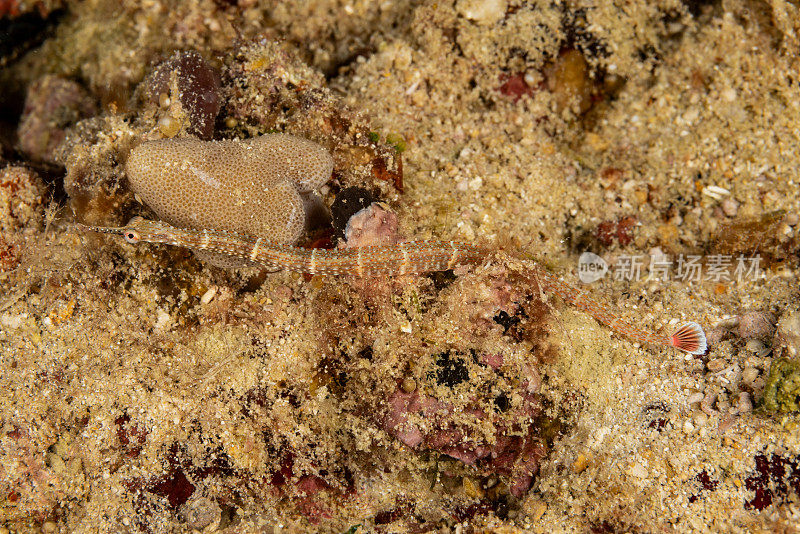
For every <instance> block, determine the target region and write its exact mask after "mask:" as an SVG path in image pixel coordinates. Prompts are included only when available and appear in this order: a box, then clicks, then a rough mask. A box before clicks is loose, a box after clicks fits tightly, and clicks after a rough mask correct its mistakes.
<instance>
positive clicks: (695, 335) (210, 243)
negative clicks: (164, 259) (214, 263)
mask: <svg viewBox="0 0 800 534" xmlns="http://www.w3.org/2000/svg"><path fill="white" fill-rule="evenodd" d="M79 226H80V227H81V228H83V229H85V230H91V231H95V232H102V233H107V234H118V235H122V236H123V237H124V238H125V240H126V241H128V242H129V243H139V242H146V243H160V244H166V245H173V246H178V247H187V248H191V249H193V250H195V251H205V252H210V253H214V254H219V255H223V256H227V257H230V258H233V259H237V260H243V261H245V262H249V263H250V264H254V265H261V266H263V267H266V268H268V269H271V270H284V269H285V270H289V271H294V272H299V273H307V274H319V275H333V276H336V275H351V276H357V277H387V276H398V275H411V274H420V273H425V272H432V271H444V270H448V269H452V268H453V267H455V266H458V265H476V264H479V263H481V262H482V261H484V259H485V258H486V257H488V256H489V255H490V254H491V250H490V249H489V248H486V247H481V246H477V245H474V244H472V243H465V242H460V241H436V240H419V241H406V242H402V243H396V244H392V245H375V246H366V247H358V248H350V249H338V250H326V249H316V248H314V249H305V248H301V247H296V246H292V245H290V244H281V243H276V242H273V241H270V240H268V239H264V238H263V237H252V236H248V235H243V234H239V233H235V232H229V231H214V230H207V229H204V230H196V229H191V228H178V227H175V226H171V225H168V224H166V223H163V222H160V221H150V220H146V219H143V218H141V217H134V218H133V219H131V221H130V222H129V223H128V224H127V225H125V226H122V227H101V226H85V225H79ZM533 268H534V269H535V273H533V274H534V276H535V278H536V279H537V280H538V281H539V283H540V284H541V287H542V289H543V290H544V291H546V292H552V293H555V294H556V295H558V296H559V297H561V298H562V299H563V300H564V301H565V302H567V303H569V304H571V305H572V306H574V307H575V308H577V309H578V310H580V311H583V312H586V313H588V314H589V315H591V316H592V317H594V318H595V319H597V320H598V321H599V322H601V323H603V324H605V325H606V326H608V327H609V328H611V329H612V330H613V331H615V332H617V333H619V334H621V335H623V336H625V337H627V338H629V339H631V340H633V341H637V342H640V343H649V344H653V345H657V346H668V347H674V348H676V349H678V350H682V351H684V352H687V353H689V354H695V355H699V354H703V353H705V352H706V348H707V345H706V337H705V334H704V332H703V329H702V328H701V327H700V325H699V324H697V323H695V322H687V323H684V324H682V325H681V326H680V327H679V328H678V329H677V330H676V331H675V332H674V333H673V334H672V335H670V336H663V335H658V334H655V333H652V332H648V331H646V330H643V329H641V328H638V327H636V326H633V325H631V324H630V323H627V322H625V321H623V320H621V319H620V318H619V317H618V316H617V315H616V314H615V313H613V311H612V310H611V309H610V308H609V307H607V306H605V305H603V304H601V303H600V302H598V301H597V300H595V299H593V298H591V297H590V296H589V295H587V293H586V291H584V290H580V289H578V288H576V287H574V286H572V285H570V284H568V283H566V282H564V281H563V280H561V279H560V278H558V277H557V276H556V275H554V274H552V273H550V272H549V271H547V270H546V269H544V268H543V267H541V266H539V265H535V266H534V267H533Z"/></svg>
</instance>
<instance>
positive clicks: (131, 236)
mask: <svg viewBox="0 0 800 534" xmlns="http://www.w3.org/2000/svg"><path fill="white" fill-rule="evenodd" d="M122 237H124V238H125V241H127V242H128V243H137V242H138V241H139V232H136V231H135V230H125V233H124V234H122Z"/></svg>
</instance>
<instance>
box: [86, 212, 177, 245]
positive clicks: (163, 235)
mask: <svg viewBox="0 0 800 534" xmlns="http://www.w3.org/2000/svg"><path fill="white" fill-rule="evenodd" d="M78 227H79V228H81V229H83V230H90V231H92V232H101V233H104V234H116V235H121V236H122V237H124V238H125V241H127V242H128V243H138V242H140V241H146V242H148V243H171V242H172V241H173V240H174V230H175V229H174V228H173V227H172V226H170V225H168V224H166V223H163V222H159V221H150V220H147V219H145V218H143V217H138V216H137V217H134V218H132V219H131V220H130V221H128V224H126V225H125V226H118V227H113V226H87V225H85V224H78Z"/></svg>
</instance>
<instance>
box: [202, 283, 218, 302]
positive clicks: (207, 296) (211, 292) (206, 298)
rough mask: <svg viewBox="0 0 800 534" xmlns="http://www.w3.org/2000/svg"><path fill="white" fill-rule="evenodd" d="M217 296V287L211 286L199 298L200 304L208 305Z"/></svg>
mask: <svg viewBox="0 0 800 534" xmlns="http://www.w3.org/2000/svg"><path fill="white" fill-rule="evenodd" d="M216 294H217V286H211V287H210V288H208V289H207V290H206V292H205V293H203V296H202V297H200V304H203V305H205V304H208V303H209V302H211V300H212V299H213V298H214V297H215V296H216Z"/></svg>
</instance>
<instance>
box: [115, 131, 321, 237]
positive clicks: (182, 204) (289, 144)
mask: <svg viewBox="0 0 800 534" xmlns="http://www.w3.org/2000/svg"><path fill="white" fill-rule="evenodd" d="M126 170H127V173H128V180H129V181H130V184H131V188H132V189H133V191H134V192H135V193H136V194H138V195H139V197H140V198H141V200H142V201H143V202H144V203H145V204H147V205H148V206H149V207H150V208H151V209H152V210H153V211H155V212H156V213H157V214H158V216H159V217H160V218H161V219H163V220H164V221H165V222H168V223H169V224H172V225H175V226H180V227H189V228H196V229H203V228H207V229H210V230H211V229H213V230H226V231H233V232H239V233H243V234H247V235H251V236H257V237H263V238H264V239H266V240H270V241H275V242H279V243H294V242H295V241H297V239H298V238H299V237H300V235H301V233H302V232H303V225H304V222H305V209H304V207H303V199H302V198H301V196H300V194H301V193H306V192H310V191H313V190H315V189H316V188H318V187H320V186H321V185H323V184H324V183H325V182H327V181H328V179H329V178H330V176H331V172H332V170H333V159H332V158H331V155H330V153H329V152H328V151H327V150H326V149H325V148H323V147H321V146H320V145H318V144H316V143H314V142H312V141H309V140H307V139H302V138H300V137H294V136H291V135H286V134H270V135H263V136H261V137H257V138H253V139H247V140H244V141H239V140H225V141H199V140H197V139H162V140H158V141H148V142H145V143H142V144H141V145H139V146H137V147H136V148H135V149H133V150H132V151H131V153H130V156H129V158H128V162H127V165H126Z"/></svg>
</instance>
